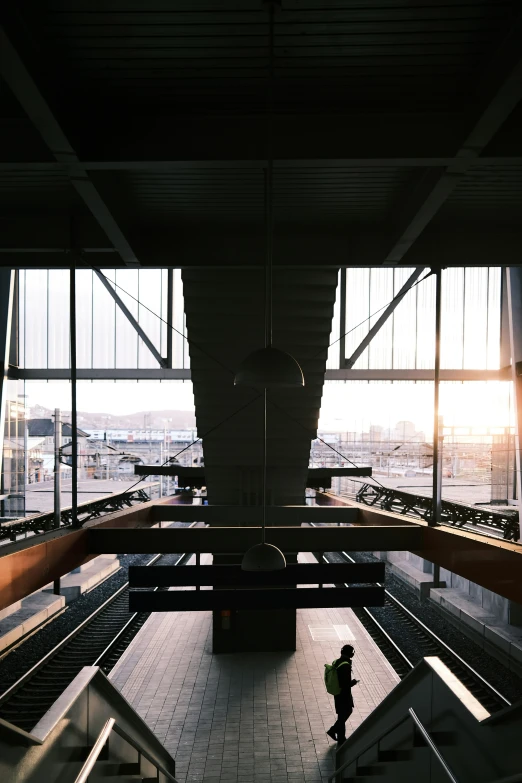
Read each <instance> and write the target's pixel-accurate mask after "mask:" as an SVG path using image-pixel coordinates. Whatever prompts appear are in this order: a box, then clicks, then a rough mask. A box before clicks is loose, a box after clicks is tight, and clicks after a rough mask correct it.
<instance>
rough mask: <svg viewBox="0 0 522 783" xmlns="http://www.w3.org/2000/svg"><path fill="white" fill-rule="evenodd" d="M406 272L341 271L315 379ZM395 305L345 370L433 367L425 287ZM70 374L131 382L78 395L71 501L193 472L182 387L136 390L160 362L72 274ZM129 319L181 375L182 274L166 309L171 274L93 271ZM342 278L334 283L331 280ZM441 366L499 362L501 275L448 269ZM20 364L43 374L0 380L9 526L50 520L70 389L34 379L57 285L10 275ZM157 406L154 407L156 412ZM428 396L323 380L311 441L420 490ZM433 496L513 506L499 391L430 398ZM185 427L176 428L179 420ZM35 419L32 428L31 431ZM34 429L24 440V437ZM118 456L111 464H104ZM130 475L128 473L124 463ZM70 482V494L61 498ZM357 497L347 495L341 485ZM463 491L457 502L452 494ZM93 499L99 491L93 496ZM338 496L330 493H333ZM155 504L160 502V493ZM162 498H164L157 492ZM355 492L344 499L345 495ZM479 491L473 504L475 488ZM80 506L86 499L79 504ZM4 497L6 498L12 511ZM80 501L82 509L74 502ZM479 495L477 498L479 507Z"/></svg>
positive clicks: (54, 346)
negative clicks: (436, 430) (173, 468)
mask: <svg viewBox="0 0 522 783" xmlns="http://www.w3.org/2000/svg"><path fill="white" fill-rule="evenodd" d="M412 271H413V270H412V269H408V268H371V269H368V268H365V269H359V268H348V269H347V270H346V288H345V297H346V299H345V314H346V320H345V323H344V324H343V323H341V310H342V304H341V296H340V294H341V293H342V292H341V290H340V283H339V286H338V291H337V300H336V302H335V306H334V315H333V322H332V331H331V338H330V343H331V345H330V349H329V352H328V359H327V368H328V369H338V368H339V364H340V361H339V359H340V346H341V341H340V338H341V336H342V335H343V334H345V357H344V358H345V359H346V358H348V357H350V355H351V354H352V353H353V351H354V350H355V348H356V347H357V346H358V345H359V343H360V341H361V340H362V339H363V337H364V336H365V335H366V334H367V332H368V330H369V329H370V328H371V326H372V325H373V324H374V323H375V321H376V320H377V319H378V318H379V317H380V315H381V313H382V312H383V311H384V309H385V308H386V306H387V305H388V304H389V302H390V301H391V300H392V299H393V297H394V296H396V294H397V293H398V291H399V290H400V289H401V287H402V286H403V285H404V284H405V282H406V281H407V280H408V279H409V277H410V276H411V274H412ZM426 273H427V270H426V272H424V273H423V275H421V279H420V282H419V283H418V284H417V285H415V286H414V288H413V289H412V290H411V291H410V292H409V293H408V294H407V295H406V296H405V298H404V299H403V301H401V302H400V304H399V305H398V306H397V308H396V309H395V311H394V313H393V314H392V315H391V317H390V318H389V319H388V321H387V322H386V324H385V325H384V327H383V328H382V329H381V330H380V332H379V333H378V334H377V335H376V336H375V337H374V339H373V340H372V342H371V343H370V345H369V346H368V347H367V348H366V350H365V351H364V353H363V354H362V355H361V356H360V357H359V359H358V360H357V362H356V363H355V365H354V369H355V370H365V369H369V370H392V369H393V370H412V369H423V368H433V365H434V335H435V278H434V276H430V277H427V279H422V278H423V277H424V276H425V274H426ZM76 274H77V367H78V369H80V370H81V369H92V370H108V371H110V370H114V371H115V375H117V371H118V370H128V371H131V372H130V373H129V374H128V376H126V378H125V379H121V378H120V379H117V380H114V379H112V380H106V381H93V380H91V381H79V382H78V383H77V397H78V400H77V408H78V427H79V430H81V433H79V463H78V491H79V493H80V495H81V493H82V492H83V493H87V494H88V492H90V491H91V490H87V483H88V482H89V481H91V482H92V481H93V480H94V479H96V480H98V481H100V480H102V479H103V480H105V481H106V482H108V481H115V480H117V481H118V482H120V483H119V484H118V485H114V486H113V485H109V484H107V486H106V487H105V488H104V490H103V492H114V491H120V490H121V489H122V488H124V487H123V484H122V483H121V482H122V481H123V482H125V487H126V486H128V485H130V484H131V483H133V481H134V479H133V475H134V473H133V465H134V462H133V460H135V459H137V460H139V461H141V462H142V463H144V464H149V463H152V464H156V463H161V462H163V461H164V460H165V459H166V458H168V457H170V456H173V455H174V454H176V453H178V451H182V454H183V456H182V457H180V462H182V464H184V465H200V464H202V463H201V460H202V448H201V443H200V442H198V444H196V445H195V446H192V447H190V448H188V449H187V450H186V451H183V449H185V448H186V446H187V445H188V444H189V443H190V442H191V441H192V440H194V439H195V437H196V432H195V417H194V405H193V397H192V389H191V384H190V382H182V381H175V380H162V381H159V380H158V381H151V380H140V381H136V379H133V377H132V371H133V370H140V371H143V370H145V371H146V370H152V369H156V370H157V369H158V367H159V364H158V361H157V359H156V358H155V357H154V356H153V354H152V353H151V351H150V350H149V348H148V347H147V346H146V345H145V343H144V342H143V340H142V339H141V338H140V337H139V335H138V334H137V332H136V330H135V329H134V328H133V326H132V324H131V323H130V322H129V320H128V319H127V317H126V316H125V314H124V313H123V312H122V311H121V309H120V307H119V306H118V305H117V303H116V302H115V301H114V299H113V298H112V297H111V295H110V293H109V292H108V291H107V289H106V287H105V286H104V285H103V284H102V282H101V281H100V279H99V278H98V276H97V275H96V273H95V272H94V271H92V270H85V269H81V270H78V271H77V273H76ZM103 274H104V275H105V277H106V279H107V281H108V283H109V285H110V286H112V287H113V288H114V290H115V291H116V292H117V294H118V296H119V297H120V298H121V300H122V301H123V303H124V304H125V306H126V307H127V308H128V310H129V311H130V312H131V314H132V315H133V316H134V318H135V319H136V320H137V321H138V323H139V324H140V326H141V327H142V328H143V329H144V331H145V332H146V334H147V335H148V337H149V338H150V339H151V340H152V342H153V344H154V346H155V347H156V349H157V350H158V351H159V353H160V355H161V356H162V357H163V356H165V357H166V356H167V353H168V334H169V327H168V325H167V321H168V318H169V313H172V326H173V327H174V330H173V331H172V358H173V361H172V366H173V368H178V369H187V368H188V367H189V358H188V357H189V355H188V344H187V340H186V337H185V335H186V326H185V315H184V302H183V287H182V281H181V272H180V270H174V271H173V289H172V290H173V299H172V303H171V307H169V303H168V301H167V296H168V272H167V270H164V269H163V270H154V269H152V270H148V269H147V270H144V269H136V270H134V269H118V270H115V269H106V270H103ZM341 279H342V276H341V274H339V281H341ZM442 286H443V288H442V341H441V354H442V356H441V364H442V368H447V369H454V370H458V369H462V370H466V369H485V370H490V369H498V367H499V364H500V356H499V353H500V351H499V347H500V310H501V270H500V269H499V268H493V267H491V268H477V269H474V268H466V269H463V268H451V269H447V270H444V272H443V274H442ZM17 320H18V336H19V345H18V354H19V365H20V367H21V369H24V370H33V371H35V370H41V371H42V378H41V379H40V380H38V381H25V382H24V381H9V382H8V384H7V396H6V399H7V404H6V408H5V429H4V436H5V438H4V459H3V472H2V489H1V492H0V494H1V495H2V496H3V500H2V508H1V516H2V517H3V518H13V517H17V516H24V515H25V514H31V513H38V512H42V511H46V510H49V509H48V507H50V505H49V504H50V503H51V502H52V491H51V489H49V488H48V487H47V488H46V487H45V486H44V485H45V482H48V481H51V480H52V479H53V471H54V453H53V449H54V446H53V438H52V437H51V435H52V433H51V435H50V434H49V433H47V434H45V435H44V434H42V432H43V430H42V427H43V425H42V424H41V422H42V421H43V420H46V421H47V422H48V426H49V427H52V418H53V415H54V409H55V408H59V409H60V410H61V411H62V418H63V421H64V423H65V425H66V426H68V423H69V422H70V409H71V403H70V400H71V388H70V382H69V381H68V380H62V381H56V380H54V381H52V380H49V379H46V378H45V372H46V371H47V370H49V371H51V370H54V371H56V370H67V369H68V368H69V367H70V342H69V340H70V324H69V271H68V270H25V271H24V270H22V271H20V272H19V273H18V314H17ZM152 408H154V409H152ZM432 411H433V383H432V382H427V381H418V382H414V381H411V380H396V381H393V382H392V381H383V380H381V381H367V380H349V381H326V383H325V386H324V392H323V400H322V409H321V419H320V422H319V430H320V432H321V433H322V435H323V437H324V439H325V440H326V441H327V442H330V441H331V444H336V446H335V447H336V448H337V449H338V450H339V451H341V452H342V453H343V454H344V455H345V456H346V458H347V460H348V462H347V464H349V461H350V460H352V461H354V462H356V463H357V464H370V465H371V466H372V467H373V470H374V474H375V476H376V477H378V478H379V480H380V481H383V482H386V481H390V482H392V483H393V482H395V484H397V482H402V483H404V480H405V478H408V480H409V481H410V483H411V482H413V484H415V485H416V486H417V485H418V486H421V485H426V486H428V487H429V484H430V481H431V479H430V477H429V476H430V473H431V471H432V457H433V450H432V442H433V413H432ZM440 412H441V415H442V417H443V424H444V431H443V432H444V439H443V483H444V492H448V491H449V492H450V495H451V497H452V498H453V499H458V498H460V499H461V500H462V501H463V502H469V498H470V491H471V490H469V489H466V490H465V491H464V485H465V484H466V482H468V484H470V486H472V487H479V486H480V487H481V489H480V493H479V494H480V498H482V495H483V494H484V492H483V490H484V488H487V492H490V495H488V497H489V498H490V499H491V500H493V501H494V502H495V501H497V502H503V499H504V500H505V496H506V495H508V496H512V489H511V488H510V486H509V484H510V481H511V478H510V477H511V476H512V474H513V470H514V464H513V449H514V442H513V438H514V435H513V433H514V426H513V421H512V416H513V405H512V400H511V384H510V383H505V382H500V381H496V382H492V381H490V382H455V383H447V382H444V383H442V384H441V404H440ZM185 414H186V415H185ZM34 419H38V420H39V421H40V425H39V426H38V427H36V429H35V425H34V424H32V423H31V422H32V421H33V420H34ZM33 431H34V433H33ZM116 455H118V456H116ZM63 457H64V459H63V464H62V468H61V470H62V480H63V482H64V484H63V486H64V490H63V491H64V501H63V504H64V505H68V504H69V503H70V490H71V488H70V478H71V472H70V437H69V439H68V441H67V439H66V438H64V450H63ZM342 462H343V460H342V458H341V457H340V456H339V455H336V454H335V453H334V452H333V451H332V450H331V449H328V447H327V446H325V445H324V444H321V443H320V441H316V442H315V443H314V444H313V445H312V451H311V464H312V465H323V464H324V465H340V464H342ZM131 463H132V464H131ZM67 482H69V484H67ZM345 484H346V486H344V484H343V486H344V489H345V490H346V491H348V490H347V488H348V489H349V488H353V487H354V486H355V482H350V483H346V482H345ZM459 486H461V487H462V490H460V489H459V488H458V487H459ZM96 487H97V488H100V492H101V491H102V490H101V483H98V484H96ZM338 489H339V491H341V490H342V488H341V487H338ZM158 491H159V490H158ZM161 491H166V487H161ZM350 491H351V490H350ZM477 491H478V490H477ZM87 494H85V497H87ZM8 496H9V497H8ZM82 497H83V496H82ZM477 497H478V495H477Z"/></svg>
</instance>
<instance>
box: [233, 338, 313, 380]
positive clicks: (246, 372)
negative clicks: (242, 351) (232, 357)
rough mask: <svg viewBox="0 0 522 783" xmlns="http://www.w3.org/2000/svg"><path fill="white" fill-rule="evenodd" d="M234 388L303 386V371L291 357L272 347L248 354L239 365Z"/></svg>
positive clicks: (268, 346)
mask: <svg viewBox="0 0 522 783" xmlns="http://www.w3.org/2000/svg"><path fill="white" fill-rule="evenodd" d="M234 384H235V385H236V386H258V387H261V388H264V389H267V388H268V389H270V388H277V387H290V386H304V378H303V371H302V370H301V368H300V366H299V364H298V363H297V362H296V360H295V359H294V357H293V356H291V355H290V354H289V353H286V351H280V350H279V349H278V348H274V347H273V346H272V345H267V346H266V348H260V349H259V350H258V351H254V352H253V353H251V354H249V356H247V358H246V359H245V360H244V361H243V362H241V364H240V365H239V368H238V371H237V373H236V377H235V378H234Z"/></svg>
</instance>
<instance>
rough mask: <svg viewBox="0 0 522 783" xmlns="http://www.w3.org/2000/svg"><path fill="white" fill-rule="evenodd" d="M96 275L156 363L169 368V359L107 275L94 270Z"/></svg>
mask: <svg viewBox="0 0 522 783" xmlns="http://www.w3.org/2000/svg"><path fill="white" fill-rule="evenodd" d="M93 271H94V274H95V275H96V277H97V278H98V280H99V281H100V283H101V284H102V285H103V287H104V288H105V289H106V290H107V291H108V292H109V294H110V295H111V296H112V298H113V299H114V301H115V302H116V304H117V305H118V307H119V308H120V310H121V312H122V313H123V315H124V316H125V318H126V319H127V321H128V322H129V323H130V325H131V326H132V327H133V329H135V331H136V332H137V333H138V335H139V336H140V337H141V339H142V340H143V342H144V343H145V345H146V346H147V348H148V349H149V351H150V352H151V354H152V355H153V356H154V358H155V359H156V361H157V362H158V364H159V366H160V367H167V366H168V364H167V359H164V358H163V357H162V355H161V354H160V352H159V351H158V349H157V348H156V346H155V345H154V343H153V342H152V340H151V339H150V337H149V336H148V334H147V333H146V332H145V330H144V329H143V327H142V326H140V324H139V323H138V321H137V320H136V318H134V316H133V314H132V313H131V311H130V310H129V308H128V307H127V305H126V304H125V302H124V301H123V300H122V299H121V297H120V295H119V294H118V293H117V292H116V290H115V289H114V288H113V287H112V285H111V284H110V283H109V281H108V280H107V278H106V277H105V275H104V274H103V273H102V272H100V270H99V269H94V270H93Z"/></svg>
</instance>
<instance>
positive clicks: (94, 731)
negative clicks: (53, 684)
mask: <svg viewBox="0 0 522 783" xmlns="http://www.w3.org/2000/svg"><path fill="white" fill-rule="evenodd" d="M175 771H176V770H175V762H174V759H173V758H172V757H171V755H170V753H168V752H167V751H166V750H165V748H164V747H163V745H162V744H161V742H160V741H159V740H158V738H157V737H156V736H155V735H154V733H153V732H152V731H151V729H150V728H149V727H148V726H147V724H146V723H145V721H144V720H143V719H142V718H140V716H139V715H138V714H137V712H135V711H134V710H133V708H132V707H131V706H130V704H129V703H128V702H127V701H126V700H125V699H124V698H123V696H122V695H121V693H120V692H119V691H118V690H117V689H116V688H115V687H114V685H112V683H111V682H110V681H109V680H108V679H107V677H106V676H105V675H104V674H103V672H102V671H101V669H99V668H98V667H97V666H85V667H84V668H83V669H82V670H81V672H80V673H79V674H78V675H77V677H75V679H74V680H73V681H72V682H71V683H70V685H68V686H67V687H66V689H65V690H64V691H63V693H62V694H61V696H59V697H58V699H57V700H56V701H55V702H54V704H53V705H52V707H50V709H49V710H48V711H47V712H46V713H45V715H44V716H43V717H42V718H41V720H39V721H38V723H37V724H36V726H34V727H33V728H32V729H31V731H30V732H28V731H24V730H23V729H20V728H18V727H17V726H15V725H13V724H11V723H9V722H8V721H5V720H2V719H0V779H1V780H3V781H6V783H7V781H16V783H42V781H44V783H61V781H70V783H87V782H88V783H109V781H117V780H118V781H130V780H133V781H142V783H153V782H154V783H177V781H176V778H175Z"/></svg>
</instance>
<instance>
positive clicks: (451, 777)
mask: <svg viewBox="0 0 522 783" xmlns="http://www.w3.org/2000/svg"><path fill="white" fill-rule="evenodd" d="M409 719H411V720H412V721H413V723H414V724H415V726H416V728H417V729H418V730H419V732H420V734H421V735H422V738H423V739H424V741H425V743H426V745H427V746H428V748H429V749H430V751H431V752H432V753H433V755H434V756H435V758H436V759H437V761H438V763H439V764H440V766H441V767H442V769H443V770H444V772H445V773H446V776H447V778H448V780H450V781H451V783H458V780H457V778H456V777H455V775H454V774H453V772H452V770H451V768H450V766H449V764H448V763H447V761H446V760H445V758H444V756H443V755H442V753H441V752H440V750H439V749H438V748H437V746H436V745H435V743H434V742H433V740H432V738H431V737H430V734H429V732H428V730H427V728H426V727H425V726H424V724H423V723H422V721H421V720H420V719H419V717H418V716H417V714H416V713H415V711H414V710H413V709H412V708H411V707H410V708H409V710H408V713H407V714H406V715H403V716H402V718H400V719H399V720H398V721H396V722H395V723H393V724H392V725H391V726H390V727H389V728H388V729H387V730H386V731H385V732H384V733H383V734H381V735H380V736H379V737H378V738H377V739H376V740H373V742H370V743H368V745H366V746H365V747H364V748H363V750H361V751H359V753H358V754H357V755H356V756H355V757H354V758H351V759H349V760H348V761H345V762H344V764H341V766H340V767H338V769H336V770H335V772H334V773H333V775H331V776H330V777H329V778H328V781H329V783H330V781H331V782H332V783H335V781H336V780H337V778H338V777H339V775H340V774H341V772H344V770H345V769H347V768H348V767H349V766H350V765H351V764H355V774H356V775H357V762H358V761H359V759H360V757H361V756H362V755H363V754H364V753H366V752H367V751H368V750H371V748H373V747H375V745H377V753H379V745H380V742H381V740H382V739H384V737H386V736H387V735H388V734H391V732H392V731H394V730H395V729H396V728H398V727H399V726H401V725H402V724H403V723H405V722H406V721H407V720H409ZM499 783H500V782H499Z"/></svg>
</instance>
